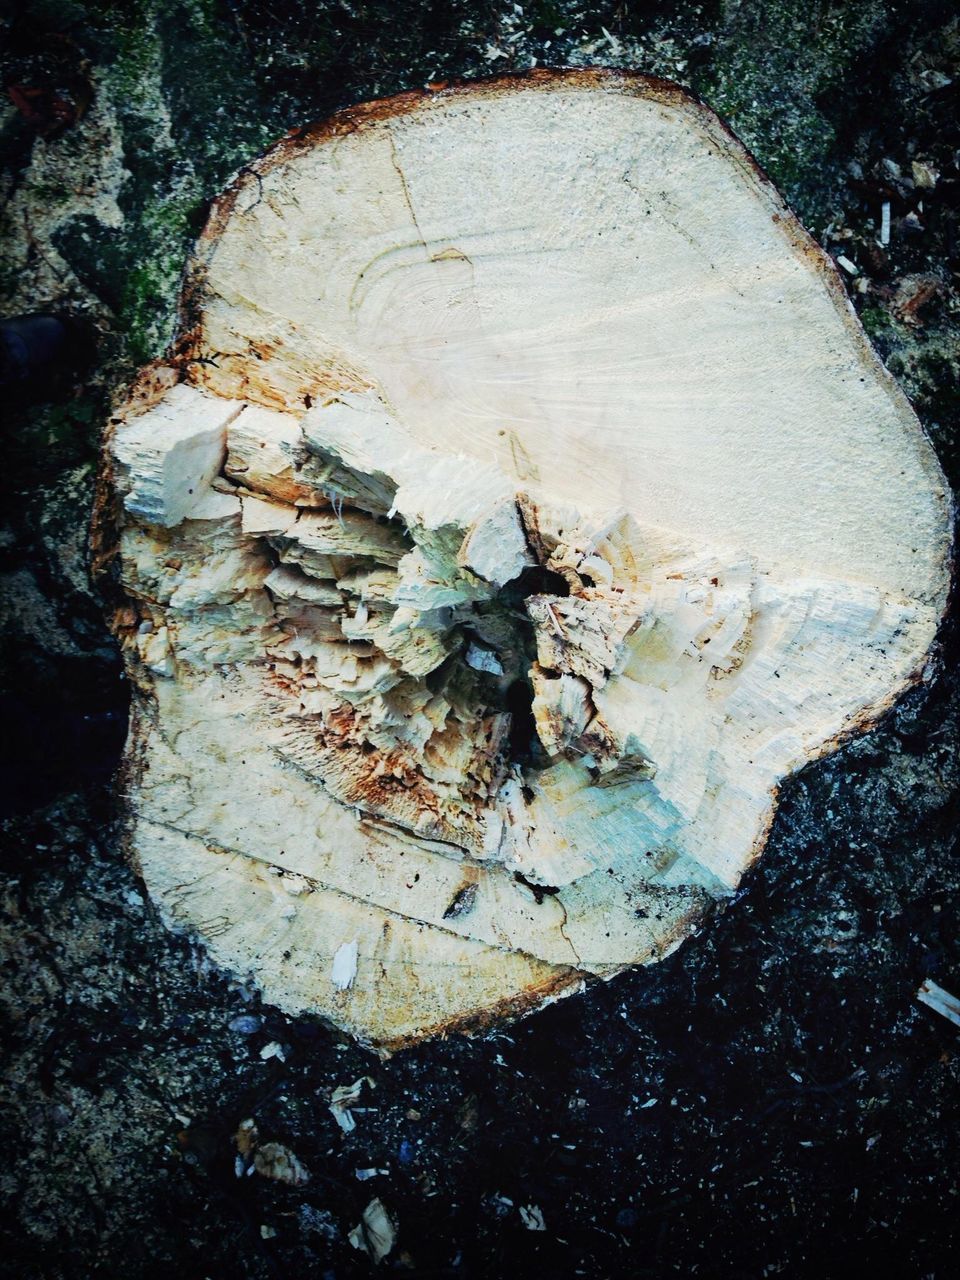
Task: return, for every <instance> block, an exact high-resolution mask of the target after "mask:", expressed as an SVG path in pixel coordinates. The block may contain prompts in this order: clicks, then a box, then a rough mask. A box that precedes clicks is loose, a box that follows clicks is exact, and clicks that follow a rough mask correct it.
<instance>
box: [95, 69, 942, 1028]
mask: <svg viewBox="0 0 960 1280" xmlns="http://www.w3.org/2000/svg"><path fill="white" fill-rule="evenodd" d="M183 308H184V318H183V327H182V332H181V337H180V340H179V344H178V346H177V347H176V348H175V349H174V351H173V352H172V354H171V356H170V359H169V361H168V362H167V363H166V364H165V365H163V366H160V367H153V368H151V369H150V370H148V371H146V372H145V374H144V376H143V378H142V379H141V382H140V385H139V386H138V388H137V389H136V392H135V393H134V394H133V395H132V396H131V398H130V400H129V401H128V403H127V404H126V405H125V406H124V408H123V409H122V410H121V411H120V413H119V414H118V416H117V417H116V418H115V419H114V422H113V425H112V429H111V433H110V435H109V437H108V444H107V447H106V451H105V471H104V474H105V477H106V478H107V479H108V480H109V481H110V482H111V483H112V485H113V489H112V493H113V495H114V500H113V501H112V502H106V503H105V504H104V505H103V507H102V509H101V511H100V514H99V517H98V528H97V538H98V541H99V544H100V548H101V560H102V561H103V563H104V564H107V563H108V562H109V561H110V558H111V556H112V555H113V554H114V553H116V556H117V564H118V566H119V574H118V579H117V580H118V581H119V582H120V584H121V586H122V601H121V603H120V604H119V605H118V607H117V611H116V619H115V625H116V630H117V633H118V635H119V636H120V637H121V639H122V642H123V646H124V652H125V654H126V660H127V664H128V669H129V672H130V675H131V678H132V681H133V684H134V688H135V698H134V717H133V724H132V728H131V733H130V741H129V744H128V749H127V764H128V767H127V770H126V804H127V806H128V810H129V815H130V828H129V834H130V841H131V847H132V850H133V853H134V855H135V857H136V859H137V861H138V863H139V865H140V867H141V868H142V872H143V875H144V878H145V880H146V883H147V885H148V887H149V889H150V892H151V893H152V894H153V896H154V898H155V900H156V901H157V902H158V903H159V905H160V907H161V909H162V911H163V913H164V915H165V918H166V919H167V920H168V921H169V922H170V924H171V925H173V926H175V927H178V928H184V929H189V930H191V931H194V932H195V933H197V934H198V935H199V936H200V937H201V938H202V939H203V940H204V941H205V942H206V945H207V947H208V948H209V951H210V953H211V955H212V956H213V957H214V958H215V959H216V960H217V961H218V962H219V963H220V964H222V965H223V966H225V967H227V968H229V969H231V970H234V971H237V972H239V973H243V974H246V973H252V974H253V975H254V977H255V978H256V980H257V982H258V983H259V984H260V985H261V986H262V988H263V991H264V994H265V996H266V998H267V999H268V1000H270V1001H272V1002H274V1003H276V1004H278V1005H280V1006H282V1007H283V1008H285V1009H287V1010H288V1011H291V1012H298V1011H314V1012H317V1013H320V1014H322V1015H323V1016H325V1017H326V1018H329V1019H330V1020H332V1021H333V1022H335V1023H336V1024H337V1025H339V1026H341V1027H343V1028H345V1029H347V1030H348V1031H350V1032H351V1033H353V1034H354V1035H355V1036H357V1037H359V1038H360V1039H362V1040H364V1041H366V1042H367V1043H370V1044H373V1045H375V1046H377V1047H379V1048H381V1049H385V1050H389V1049H391V1048H395V1047H397V1046H399V1045H401V1044H403V1043H407V1042H410V1041H414V1040H417V1039H419V1038H421V1037H424V1036H428V1035H432V1034H436V1033H439V1032H442V1031H445V1030H448V1029H451V1028H456V1027H463V1028H470V1027H477V1026H482V1025H484V1024H487V1023H489V1022H490V1021H492V1020H493V1019H495V1018H499V1017H502V1016H509V1015H515V1014H517V1013H520V1012H523V1011H526V1010H530V1009H533V1008H536V1007H538V1006H540V1005H542V1004H544V1003H545V1002H547V1001H549V1000H552V999H554V998H556V997H558V996H561V995H564V994H567V993H569V992H571V991H574V990H577V989H579V988H580V987H581V986H583V985H584V983H586V982H588V981H589V980H591V979H594V978H608V977H611V976H612V975H614V974H616V973H618V972H620V971H621V970H623V969H624V968H626V967H627V966H630V965H636V964H642V963H648V962H651V961H654V960H657V959H659V958H661V957H662V956H664V955H665V954H666V953H667V952H669V951H670V950H671V949H672V948H674V947H675V946H677V945H678V943H679V942H680V941H682V939H683V938H685V937H686V936H687V935H688V934H690V932H691V931H692V930H693V929H695V928H696V926H697V924H698V923H699V922H700V921H702V920H703V918H704V916H705V915H706V913H707V912H709V911H710V910H711V909H712V908H713V907H714V906H715V905H716V904H722V903H723V902H724V901H725V900H727V899H728V898H729V897H730V895H731V894H732V893H733V891H734V890H735V889H736V887H737V885H738V883H739V881H740V879H741V877H742V876H743V873H744V871H745V870H746V869H747V868H748V867H749V866H750V865H751V863H752V862H753V861H754V860H755V859H756V857H757V856H758V855H759V854H760V852H761V851H762V849H763V845H764V842H765V839H766V835H767V832H768V830H769V828H770V824H771V821H772V818H773V814H774V810H775V805H776V798H777V791H778V787H779V785H780V783H781V782H782V781H783V779H784V778H785V777H787V776H788V775H789V774H791V773H792V772H794V771H795V770H796V769H798V768H800V767H801V766H802V765H803V764H805V763H806V762H807V761H809V760H811V759H813V758H815V757H816V756H819V755H821V754H822V753H824V752H825V751H828V750H830V749H831V748H832V747H834V746H835V745H836V744H837V743H838V742H839V741H840V740H841V739H842V738H843V737H844V736H845V735H848V734H851V733H853V732H857V731H859V730H862V729H864V728H866V727H867V726H868V725H869V724H870V723H872V721H873V720H874V719H875V718H876V717H877V716H878V715H879V714H880V713H881V712H882V711H883V710H884V709H885V708H887V707H889V706H890V705H891V703H892V702H893V700H894V699H895V698H896V696H897V695H898V693H899V692H901V691H902V690H903V689H904V687H905V686H906V685H907V684H908V683H910V682H911V681H913V680H916V679H917V678H918V676H919V675H920V674H921V673H922V670H923V668H924V665H925V662H926V659H927V654H928V650H929V648H930V646H931V642H932V641H933V639H934V635H935V632H936V629H937V625H938V621H939V619H940V617H941V614H942V612H943V609H944V605H945V600H946V593H947V586H948V576H949V571H948V561H949V554H950V508H949V499H948V495H947V493H946V491H945V487H944V481H943V478H942V476H941V473H940V471H939V468H938V466H937V463H936V460H935V458H934V455H933V452H932V450H931V448H930V446H929V444H928V442H927V441H926V439H925V438H924V435H923V433H922V431H921V428H920V425H919V423H918V421H917V419H916V417H915V416H914V414H913V412H912V410H911V408H910V406H909V404H908V403H907V401H906V399H905V398H904V396H903V395H902V393H901V392H900V391H899V389H898V388H897V386H896V385H895V384H894V382H893V381H892V379H891V378H890V377H889V375H888V374H887V373H886V371H885V370H884V369H883V367H882V366H881V365H880V363H879V361H878V360H877V358H876V356H875V354H874V353H873V351H872V349H871V348H870V346H869V344H868V342H867V341H866V339H865V337H864V335H863V332H862V330H861V329H860V327H859V325H858V323H857V321H856V319H855V317H854V315H853V312H852V310H851V308H850V306H849V304H848V302H847V300H846V297H845V295H844V292H843V288H842V285H841V284H840V283H839V281H838V279H837V276H836V274H835V271H834V269H833V267H832V265H831V264H830V262H829V260H828V259H826V258H825V257H824V255H823V254H822V253H821V251H820V250H819V248H818V247H817V246H816V244H815V243H814V242H813V241H812V240H811V239H810V237H809V236H808V235H807V234H806V233H805V232H804V231H803V230H802V228H801V227H800V226H799V225H798V223H797V221H796V219H795V218H794V216H793V215H792V214H791V213H790V211H789V210H788V209H787V208H786V207H785V205H784V204H783V203H782V201H781V200H780V198H779V196H778V195H777V193H776V192H775V191H774V190H773V189H772V187H771V186H770V184H769V183H768V182H767V181H766V180H765V178H764V177H763V176H762V175H761V174H760V172H759V171H758V169H757V168H756V166H755V164H754V163H753V162H752V161H751V159H750V157H749V156H748V155H747V154H746V153H745V151H744V150H743V148H742V147H741V146H740V144H739V143H738V142H737V141H736V140H735V139H734V138H733V137H732V136H731V135H730V134H729V132H728V131H727V130H726V129H725V128H724V126H723V125H722V124H721V123H720V122H719V120H718V119H717V118H716V117H715V116H714V115H713V114H712V113H711V112H710V111H709V110H707V109H706V108H705V107H703V106H701V105H700V104H698V103H696V102H694V101H692V100H691V99H690V98H688V97H687V96H686V95H684V94H683V93H682V92H681V91H680V90H678V89H676V88H675V87H673V86H670V85H667V84H664V83H662V82H659V81H654V80H650V79H647V78H643V77H629V76H625V75H621V74H616V73H602V72H590V73H584V72H574V73H544V74H539V75H534V76H530V77H526V78H518V79H504V80H499V81H495V82H491V83H485V84H476V85H472V86H465V87H457V88H449V89H438V90H436V91H433V92H429V93H425V94H415V95H405V96H402V97H399V98H395V99H391V100H388V101H385V102H378V103H373V104H370V105H368V106H364V107H360V108H357V109H355V110H352V111H348V112H345V113H342V114H341V115H338V116H336V117H335V118H334V119H332V120H331V121H329V122H327V123H325V124H323V125H320V126H317V127H314V128H312V129H307V130H304V131H302V132H300V133H296V134H293V135H291V136H290V137H288V138H286V139H284V140H283V141H282V142H281V143H279V144H278V145H277V146H276V147H275V148H273V149H272V150H271V151H270V152H268V153H267V154H266V156H264V157H263V158H262V159H260V160H259V161H257V162H256V163H254V164H252V165H250V166H249V167H248V168H246V169H244V170H243V171H242V172H241V174H240V175H239V176H238V178H237V179H236V180H235V182H234V183H233V185H232V186H231V187H230V189H229V190H228V191H227V193H226V194H225V195H224V196H223V197H221V199H220V200H219V202H218V203H217V204H216V205H215V207H214V210H213V213H212V215H211V217H210V221H209V223H208V226H207V228H206V231H205V232H204V234H203V237H202V239H201V241H200V244H199V246H198V249H197V252H196V257H195V260H194V261H193V263H192V265H191V268H190V270H189V272H188V278H187V283H186V285H185V289H184V300H183Z"/></svg>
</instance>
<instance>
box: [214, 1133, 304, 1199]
mask: <svg viewBox="0 0 960 1280" xmlns="http://www.w3.org/2000/svg"><path fill="white" fill-rule="evenodd" d="M233 1140H234V1142H235V1143H236V1146H237V1159H236V1168H235V1172H236V1175H237V1177H238V1178H242V1177H243V1176H244V1175H248V1176H249V1175H250V1174H251V1173H259V1174H260V1176H261V1178H269V1179H270V1180H271V1181H273V1182H283V1183H286V1184H287V1186H290V1187H302V1186H303V1185H304V1184H305V1183H307V1182H309V1181H310V1171H309V1169H307V1167H306V1165H304V1164H303V1162H302V1161H301V1160H300V1159H299V1158H298V1157H297V1156H296V1155H295V1154H294V1153H293V1152H292V1151H291V1150H290V1148H289V1147H285V1146H284V1145H283V1143H281V1142H263V1143H261V1141H260V1134H259V1132H258V1130H257V1126H256V1124H255V1122H254V1121H253V1120H243V1121H242V1122H241V1124H240V1126H239V1128H238V1129H237V1132H236V1134H235V1135H234V1139H233Z"/></svg>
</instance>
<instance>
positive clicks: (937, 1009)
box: [917, 978, 960, 1027]
mask: <svg viewBox="0 0 960 1280" xmlns="http://www.w3.org/2000/svg"><path fill="white" fill-rule="evenodd" d="M917 999H918V1000H919V1001H920V1003H921V1004H925V1005H926V1006H927V1008H928V1009H932V1010H933V1011H934V1013H939V1014H941V1015H942V1016H943V1017H944V1018H946V1019H947V1020H948V1021H949V1022H952V1023H953V1024H954V1025H955V1026H958V1027H960V1000H958V999H957V997H956V996H952V995H951V994H950V992H949V991H944V989H943V987H939V986H937V984H936V983H935V982H931V981H930V979H929V978H928V979H927V980H926V982H923V983H921V984H920V990H919V991H918V992H917Z"/></svg>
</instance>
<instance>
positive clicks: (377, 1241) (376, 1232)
mask: <svg viewBox="0 0 960 1280" xmlns="http://www.w3.org/2000/svg"><path fill="white" fill-rule="evenodd" d="M348 1238H349V1240H350V1243H351V1244H352V1245H353V1247H354V1248H355V1249H359V1250H360V1251H361V1252H362V1253H366V1254H369V1256H370V1257H371V1258H372V1259H373V1261H374V1263H379V1262H382V1261H383V1259H384V1258H385V1257H386V1256H387V1254H388V1253H389V1252H390V1250H391V1249H392V1248H393V1246H394V1244H395V1242H396V1239H397V1228H396V1226H395V1224H394V1222H393V1219H392V1218H391V1217H390V1215H389V1213H387V1210H386V1209H385V1208H384V1206H383V1202H382V1201H381V1200H371V1201H370V1203H369V1204H368V1205H367V1207H366V1208H365V1209H364V1211H363V1217H362V1218H361V1219H360V1221H359V1222H358V1223H357V1225H356V1226H355V1227H354V1228H353V1230H352V1231H351V1232H350V1235H349V1237H348Z"/></svg>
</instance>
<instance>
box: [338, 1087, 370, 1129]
mask: <svg viewBox="0 0 960 1280" xmlns="http://www.w3.org/2000/svg"><path fill="white" fill-rule="evenodd" d="M365 1084H368V1085H369V1086H370V1088H371V1089H375V1088H376V1087H377V1086H376V1085H375V1084H374V1082H373V1080H372V1079H371V1077H370V1076H361V1077H360V1079H359V1080H354V1082H353V1084H341V1085H338V1086H337V1087H336V1089H334V1091H333V1093H332V1094H331V1095H330V1111H331V1113H332V1115H333V1118H334V1120H336V1122H337V1124H338V1125H339V1126H340V1128H341V1129H342V1130H343V1132H344V1133H352V1132H353V1131H354V1129H355V1128H356V1127H357V1122H356V1120H354V1118H353V1112H352V1111H351V1110H350V1108H351V1107H352V1106H354V1104H355V1103H357V1102H359V1101H360V1094H361V1092H362V1090H363V1086H364V1085H365Z"/></svg>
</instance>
